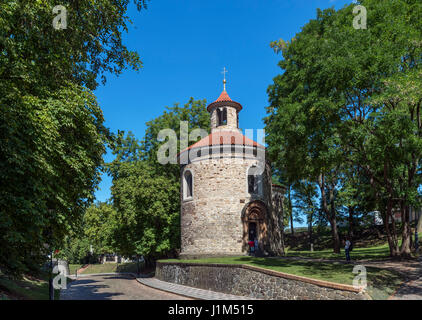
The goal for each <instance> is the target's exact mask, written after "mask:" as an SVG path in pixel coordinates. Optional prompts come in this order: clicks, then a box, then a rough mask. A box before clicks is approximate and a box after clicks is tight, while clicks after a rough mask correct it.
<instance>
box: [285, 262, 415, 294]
mask: <svg viewBox="0 0 422 320" xmlns="http://www.w3.org/2000/svg"><path fill="white" fill-rule="evenodd" d="M277 259H289V260H310V261H317V262H338V263H346V262H345V261H341V260H335V259H315V258H304V257H277ZM352 264H353V265H363V266H365V267H374V268H380V269H389V270H394V271H397V272H400V273H401V274H403V275H405V276H406V278H407V280H406V281H405V282H404V283H403V284H402V285H401V286H400V288H399V289H397V291H396V292H395V293H394V294H393V295H391V296H390V297H389V300H422V257H420V258H419V259H418V260H410V261H406V260H405V261H396V260H390V259H386V260H355V261H353V260H352Z"/></svg>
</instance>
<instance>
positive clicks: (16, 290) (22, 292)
mask: <svg viewBox="0 0 422 320" xmlns="http://www.w3.org/2000/svg"><path fill="white" fill-rule="evenodd" d="M59 297H60V290H55V292H54V298H55V300H58V299H59ZM10 299H13V300H15V299H19V300H48V299H49V291H48V275H46V274H43V275H41V276H39V277H31V276H25V277H23V279H19V280H16V279H11V278H9V277H7V276H5V275H3V274H0V300H10Z"/></svg>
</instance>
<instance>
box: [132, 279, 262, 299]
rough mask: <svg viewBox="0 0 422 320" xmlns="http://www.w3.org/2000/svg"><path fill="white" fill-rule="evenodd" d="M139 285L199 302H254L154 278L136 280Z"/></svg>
mask: <svg viewBox="0 0 422 320" xmlns="http://www.w3.org/2000/svg"><path fill="white" fill-rule="evenodd" d="M136 280H137V281H139V282H140V283H142V284H144V285H146V286H149V287H152V288H155V289H159V290H164V291H169V292H172V293H176V294H179V295H183V296H188V297H191V298H195V299H200V300H256V299H253V298H249V297H243V296H235V295H231V294H226V293H221V292H215V291H210V290H203V289H198V288H193V287H187V286H183V285H180V284H174V283H170V282H166V281H161V280H158V279H156V278H137V279H136Z"/></svg>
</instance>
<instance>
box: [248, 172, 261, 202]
mask: <svg viewBox="0 0 422 320" xmlns="http://www.w3.org/2000/svg"><path fill="white" fill-rule="evenodd" d="M257 170H258V167H256V166H252V167H250V168H249V169H248V193H250V194H255V195H262V175H259V174H257Z"/></svg>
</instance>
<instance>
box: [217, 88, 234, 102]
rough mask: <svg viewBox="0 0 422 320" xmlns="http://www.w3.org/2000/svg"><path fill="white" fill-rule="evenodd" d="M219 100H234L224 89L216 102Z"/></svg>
mask: <svg viewBox="0 0 422 320" xmlns="http://www.w3.org/2000/svg"><path fill="white" fill-rule="evenodd" d="M219 101H232V99H230V97H229V95H228V94H227V92H226V91H225V90H224V91H223V92H221V94H220V96H219V97H218V98H217V100H215V101H214V102H219Z"/></svg>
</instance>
